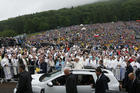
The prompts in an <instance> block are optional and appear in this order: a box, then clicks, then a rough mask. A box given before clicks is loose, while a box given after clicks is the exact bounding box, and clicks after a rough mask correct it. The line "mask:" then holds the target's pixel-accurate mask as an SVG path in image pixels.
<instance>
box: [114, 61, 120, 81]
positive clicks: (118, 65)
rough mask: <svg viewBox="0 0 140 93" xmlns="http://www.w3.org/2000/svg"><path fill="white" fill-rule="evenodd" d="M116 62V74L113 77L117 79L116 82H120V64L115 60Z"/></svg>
mask: <svg viewBox="0 0 140 93" xmlns="http://www.w3.org/2000/svg"><path fill="white" fill-rule="evenodd" d="M116 62H117V66H116V72H115V77H116V78H117V80H119V81H120V80H121V77H120V75H121V74H120V68H121V63H120V61H117V60H116Z"/></svg>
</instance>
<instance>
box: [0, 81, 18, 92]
mask: <svg viewBox="0 0 140 93" xmlns="http://www.w3.org/2000/svg"><path fill="white" fill-rule="evenodd" d="M15 87H16V83H3V84H0V93H13V89H14V88H15Z"/></svg>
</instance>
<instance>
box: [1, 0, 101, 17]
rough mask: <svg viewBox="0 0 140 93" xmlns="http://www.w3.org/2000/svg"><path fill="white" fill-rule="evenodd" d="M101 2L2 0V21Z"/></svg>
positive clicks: (87, 0) (84, 0) (88, 0)
mask: <svg viewBox="0 0 140 93" xmlns="http://www.w3.org/2000/svg"><path fill="white" fill-rule="evenodd" d="M96 1H99V0H0V20H5V19H7V18H10V17H16V16H19V15H24V14H31V13H35V12H41V11H47V10H54V9H60V8H64V7H65V8H66V7H71V6H77V5H83V4H88V3H92V2H96Z"/></svg>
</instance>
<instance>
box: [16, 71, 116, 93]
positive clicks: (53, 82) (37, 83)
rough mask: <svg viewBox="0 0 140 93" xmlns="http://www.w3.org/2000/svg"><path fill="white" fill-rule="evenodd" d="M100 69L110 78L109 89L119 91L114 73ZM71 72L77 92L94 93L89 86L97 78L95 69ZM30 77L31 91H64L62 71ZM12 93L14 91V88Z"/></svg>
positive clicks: (46, 92)
mask: <svg viewBox="0 0 140 93" xmlns="http://www.w3.org/2000/svg"><path fill="white" fill-rule="evenodd" d="M102 70H103V73H104V74H105V75H106V76H107V77H109V79H110V82H109V83H108V86H109V90H111V91H119V82H118V81H117V79H116V78H115V76H114V74H113V73H112V72H111V71H109V70H106V69H102ZM71 72H72V73H73V74H74V75H75V76H76V78H77V90H78V93H94V91H95V89H94V88H92V87H91V84H92V83H93V82H95V81H96V79H97V76H96V73H95V69H82V70H71ZM32 78H33V80H32V89H33V93H66V89H65V75H64V73H63V72H62V71H59V72H53V73H50V74H34V75H32ZM14 93H16V88H15V89H14Z"/></svg>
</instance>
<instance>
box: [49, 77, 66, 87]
mask: <svg viewBox="0 0 140 93" xmlns="http://www.w3.org/2000/svg"><path fill="white" fill-rule="evenodd" d="M52 83H53V85H54V86H63V85H65V83H66V79H65V75H63V76H61V77H58V78H56V79H54V80H53V81H52Z"/></svg>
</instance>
